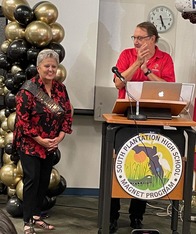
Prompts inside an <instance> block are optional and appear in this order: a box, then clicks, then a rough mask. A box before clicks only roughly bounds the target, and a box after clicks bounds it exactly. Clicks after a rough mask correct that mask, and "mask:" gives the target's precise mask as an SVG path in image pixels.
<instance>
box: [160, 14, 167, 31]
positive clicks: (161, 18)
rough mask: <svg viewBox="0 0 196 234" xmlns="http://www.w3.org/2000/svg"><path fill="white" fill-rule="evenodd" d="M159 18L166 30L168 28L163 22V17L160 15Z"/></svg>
mask: <svg viewBox="0 0 196 234" xmlns="http://www.w3.org/2000/svg"><path fill="white" fill-rule="evenodd" d="M159 17H160V20H161V24H162V26H163V27H164V28H165V29H166V26H165V24H164V22H163V17H162V15H160V16H159Z"/></svg>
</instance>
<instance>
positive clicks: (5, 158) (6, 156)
mask: <svg viewBox="0 0 196 234" xmlns="http://www.w3.org/2000/svg"><path fill="white" fill-rule="evenodd" d="M10 156H11V155H10V154H7V153H4V154H3V163H4V164H13V163H14V162H13V161H12V160H11V159H10Z"/></svg>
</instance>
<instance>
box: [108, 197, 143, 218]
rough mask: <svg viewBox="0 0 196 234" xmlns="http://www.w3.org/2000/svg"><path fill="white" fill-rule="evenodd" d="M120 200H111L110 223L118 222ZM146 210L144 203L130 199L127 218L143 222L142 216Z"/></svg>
mask: <svg viewBox="0 0 196 234" xmlns="http://www.w3.org/2000/svg"><path fill="white" fill-rule="evenodd" d="M119 210H120V198H112V199H111V209H110V221H111V222H113V221H114V220H118V218H119V216H120V214H119ZM145 210H146V201H145V200H139V199H131V201H130V207H129V218H130V220H133V219H140V220H143V214H144V213H145Z"/></svg>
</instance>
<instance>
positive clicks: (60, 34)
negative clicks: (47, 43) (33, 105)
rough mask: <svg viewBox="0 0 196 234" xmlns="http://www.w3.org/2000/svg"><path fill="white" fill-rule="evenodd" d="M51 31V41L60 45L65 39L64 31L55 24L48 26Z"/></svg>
mask: <svg viewBox="0 0 196 234" xmlns="http://www.w3.org/2000/svg"><path fill="white" fill-rule="evenodd" d="M50 27H51V30H52V41H51V42H56V43H60V42H61V41H62V40H63V39H64V37H65V30H64V28H63V27H62V26H61V25H60V24H59V23H57V22H55V23H53V24H51V25H50Z"/></svg>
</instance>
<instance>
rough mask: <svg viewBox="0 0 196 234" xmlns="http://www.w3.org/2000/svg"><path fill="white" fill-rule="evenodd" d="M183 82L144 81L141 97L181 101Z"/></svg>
mask: <svg viewBox="0 0 196 234" xmlns="http://www.w3.org/2000/svg"><path fill="white" fill-rule="evenodd" d="M181 89H182V83H175V82H157V81H155V82H153V81H144V82H143V86H142V93H141V98H140V99H151V100H168V101H180V94H181Z"/></svg>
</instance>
